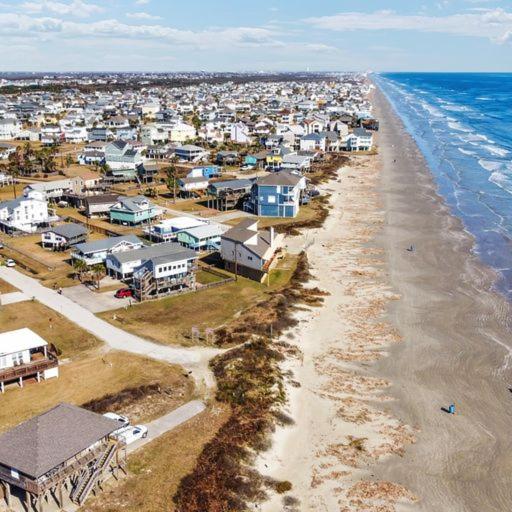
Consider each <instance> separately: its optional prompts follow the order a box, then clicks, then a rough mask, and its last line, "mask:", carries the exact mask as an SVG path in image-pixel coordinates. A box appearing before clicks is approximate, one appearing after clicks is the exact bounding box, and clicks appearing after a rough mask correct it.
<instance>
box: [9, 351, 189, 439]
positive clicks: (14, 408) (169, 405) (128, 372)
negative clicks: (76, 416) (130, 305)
mask: <svg viewBox="0 0 512 512" xmlns="http://www.w3.org/2000/svg"><path fill="white" fill-rule="evenodd" d="M59 372H60V376H59V378H56V379H50V380H48V381H41V382H40V383H37V382H36V381H35V380H33V381H29V380H27V381H26V382H25V384H24V387H23V388H19V387H15V386H9V387H7V388H6V392H5V394H4V395H2V397H1V400H2V407H0V430H1V431H4V430H6V429H8V428H10V427H12V426H14V425H16V424H18V423H20V422H22V421H24V420H26V419H28V418H31V417H32V416H34V415H36V414H40V413H42V412H44V411H46V410H47V409H50V408H51V407H53V406H55V405H57V404H59V403H61V402H67V403H72V404H75V405H82V404H84V403H86V402H89V401H90V400H93V399H98V398H101V397H103V396H105V395H107V394H116V393H119V392H120V391H122V390H123V389H126V388H132V387H138V386H143V385H148V384H153V383H158V384H159V385H160V386H161V387H163V388H165V389H166V390H168V393H169V396H167V395H166V398H168V399H166V400H165V401H160V402H158V403H156V404H152V402H151V401H149V402H148V403H147V404H145V405H144V404H143V401H144V400H142V401H140V403H139V404H138V407H136V408H134V407H131V408H130V409H129V412H130V414H129V417H130V419H131V420H132V421H133V422H134V423H137V422H147V421H151V420H153V419H155V418H156V417H159V416H162V415H163V414H166V413H167V412H169V411H170V410H172V409H174V408H176V407H178V406H179V405H181V404H183V403H184V402H186V401H188V400H189V399H190V398H191V395H192V392H193V383H192V381H190V380H189V379H187V378H186V377H185V376H184V375H183V372H182V370H181V369H180V368H179V367H177V366H171V365H168V364H165V363H162V362H159V361H154V360H151V359H146V358H144V357H139V356H134V355H131V354H127V353H124V352H109V353H107V354H103V355H100V354H99V353H97V354H95V355H94V356H90V357H87V358H85V359H79V360H76V361H73V362H71V363H68V364H62V365H61V366H60V368H59ZM148 405H149V406H148ZM116 412H125V411H123V410H122V409H121V410H119V409H117V410H116Z"/></svg>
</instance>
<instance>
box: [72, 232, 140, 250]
mask: <svg viewBox="0 0 512 512" xmlns="http://www.w3.org/2000/svg"><path fill="white" fill-rule="evenodd" d="M120 242H130V243H132V244H142V241H141V240H140V239H139V238H138V237H136V236H135V235H126V236H113V237H111V238H103V239H102V240H94V241H93V242H87V243H84V244H77V245H76V246H75V248H76V250H77V251H79V252H81V253H83V254H86V253H90V252H100V251H108V250H109V249H112V247H115V246H116V245H117V244H119V243H120Z"/></svg>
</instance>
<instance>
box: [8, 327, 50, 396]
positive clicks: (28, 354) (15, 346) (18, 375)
mask: <svg viewBox="0 0 512 512" xmlns="http://www.w3.org/2000/svg"><path fill="white" fill-rule="evenodd" d="M58 376H59V362H58V359H57V356H56V355H55V354H53V352H52V351H51V350H50V348H49V346H48V343H47V342H46V341H45V340H44V339H43V338H41V336H39V335H38V334H36V333H35V332H33V331H31V330H30V329H28V328H23V329H17V330H15V331H8V332H4V333H1V334H0V391H1V392H2V393H3V392H4V389H5V384H8V383H17V384H19V385H20V386H21V387H23V379H24V378H27V377H35V378H36V379H37V381H38V382H39V381H40V380H41V379H45V380H46V379H51V378H54V377H58Z"/></svg>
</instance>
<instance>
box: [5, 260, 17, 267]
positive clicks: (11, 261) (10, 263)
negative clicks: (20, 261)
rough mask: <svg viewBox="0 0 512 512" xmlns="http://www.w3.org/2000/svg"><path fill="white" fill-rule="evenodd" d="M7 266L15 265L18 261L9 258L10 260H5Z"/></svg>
mask: <svg viewBox="0 0 512 512" xmlns="http://www.w3.org/2000/svg"><path fill="white" fill-rule="evenodd" d="M5 266H6V267H15V266H16V262H15V261H14V260H12V259H11V258H9V259H8V260H5Z"/></svg>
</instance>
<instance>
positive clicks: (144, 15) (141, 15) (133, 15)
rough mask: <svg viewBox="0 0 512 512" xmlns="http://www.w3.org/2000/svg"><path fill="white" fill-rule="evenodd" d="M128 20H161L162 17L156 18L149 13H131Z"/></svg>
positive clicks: (128, 14)
mask: <svg viewBox="0 0 512 512" xmlns="http://www.w3.org/2000/svg"><path fill="white" fill-rule="evenodd" d="M126 17H127V18H133V19H136V20H161V19H162V16H154V15H153V14H149V13H147V12H129V13H127V14H126Z"/></svg>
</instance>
